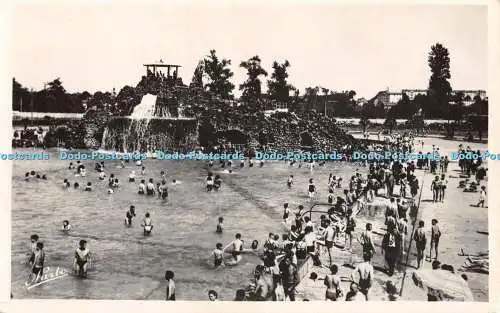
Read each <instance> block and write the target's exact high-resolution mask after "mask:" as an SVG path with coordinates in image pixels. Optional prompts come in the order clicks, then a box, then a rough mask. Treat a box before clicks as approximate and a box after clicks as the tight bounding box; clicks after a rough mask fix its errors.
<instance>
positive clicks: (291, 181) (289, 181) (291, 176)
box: [286, 175, 293, 189]
mask: <svg viewBox="0 0 500 313" xmlns="http://www.w3.org/2000/svg"><path fill="white" fill-rule="evenodd" d="M286 185H287V186H288V189H290V188H292V185H293V175H290V177H288V180H287V182H286Z"/></svg>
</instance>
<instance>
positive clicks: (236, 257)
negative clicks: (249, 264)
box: [224, 233, 243, 265]
mask: <svg viewBox="0 0 500 313" xmlns="http://www.w3.org/2000/svg"><path fill="white" fill-rule="evenodd" d="M235 238H236V239H235V240H233V241H232V242H231V243H230V244H229V245H227V246H226V248H224V251H226V249H227V248H229V247H230V246H232V248H233V249H232V251H231V256H232V257H233V259H232V260H231V261H229V262H227V263H226V264H227V265H236V264H238V263H239V262H240V261H241V259H242V258H241V251H242V250H243V241H242V240H241V234H240V233H237V234H236V236H235Z"/></svg>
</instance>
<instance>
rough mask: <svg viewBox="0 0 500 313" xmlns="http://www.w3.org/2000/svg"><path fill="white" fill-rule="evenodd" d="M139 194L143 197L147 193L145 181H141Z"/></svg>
mask: <svg viewBox="0 0 500 313" xmlns="http://www.w3.org/2000/svg"><path fill="white" fill-rule="evenodd" d="M138 193H139V194H140V195H143V194H145V193H146V181H145V180H144V179H141V183H140V184H139V191H138Z"/></svg>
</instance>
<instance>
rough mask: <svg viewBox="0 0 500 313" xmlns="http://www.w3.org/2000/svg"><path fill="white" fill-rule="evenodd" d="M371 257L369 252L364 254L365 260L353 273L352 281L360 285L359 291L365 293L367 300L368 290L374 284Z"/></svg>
mask: <svg viewBox="0 0 500 313" xmlns="http://www.w3.org/2000/svg"><path fill="white" fill-rule="evenodd" d="M370 259H371V258H370V256H369V255H368V254H363V262H362V263H360V264H359V265H358V266H357V267H356V268H355V269H354V271H353V272H352V273H351V279H352V281H353V282H355V283H356V284H357V285H358V288H359V291H360V292H361V293H362V294H364V295H365V297H366V300H367V301H368V292H369V291H370V288H371V286H372V284H373V266H372V265H371V264H370ZM356 276H358V279H356Z"/></svg>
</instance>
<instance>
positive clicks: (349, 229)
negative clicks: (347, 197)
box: [344, 209, 356, 250]
mask: <svg viewBox="0 0 500 313" xmlns="http://www.w3.org/2000/svg"><path fill="white" fill-rule="evenodd" d="M355 228H356V221H355V220H354V217H353V216H352V210H351V209H348V210H347V222H346V228H345V243H344V250H347V241H349V249H350V250H352V236H353V235H352V233H353V232H354V229H355Z"/></svg>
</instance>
